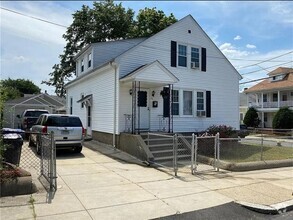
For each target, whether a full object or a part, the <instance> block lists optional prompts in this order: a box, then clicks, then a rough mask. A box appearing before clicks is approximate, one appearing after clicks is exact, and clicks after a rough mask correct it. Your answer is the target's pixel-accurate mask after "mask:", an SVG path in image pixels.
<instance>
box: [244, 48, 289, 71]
mask: <svg viewBox="0 0 293 220" xmlns="http://www.w3.org/2000/svg"><path fill="white" fill-rule="evenodd" d="M292 52H293V51H292V50H291V51H289V52H287V53H284V54H281V55H279V56H276V57H272V58H270V59H267V60H263V61H261V62H259V63H255V64H251V65H247V66H243V67H240V68H239V69H244V68H247V67H251V66H256V65H258V64H261V63H265V62H268V61H270V60H274V59H276V58H279V57H282V56H285V55H288V54H290V53H292ZM291 62H292V61H291Z"/></svg>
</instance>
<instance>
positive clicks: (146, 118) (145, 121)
mask: <svg viewBox="0 0 293 220" xmlns="http://www.w3.org/2000/svg"><path fill="white" fill-rule="evenodd" d="M137 99H138V102H137V120H136V128H137V129H138V130H139V131H146V130H149V128H150V106H149V103H150V102H149V90H148V89H140V91H137Z"/></svg>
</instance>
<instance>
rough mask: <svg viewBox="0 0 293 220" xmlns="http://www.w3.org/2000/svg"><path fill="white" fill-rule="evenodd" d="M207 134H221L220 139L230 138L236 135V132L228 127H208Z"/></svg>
mask: <svg viewBox="0 0 293 220" xmlns="http://www.w3.org/2000/svg"><path fill="white" fill-rule="evenodd" d="M207 132H208V133H209V134H212V135H216V134H217V133H219V134H220V138H229V137H233V136H235V134H236V130H234V128H232V127H231V126H228V125H212V126H210V127H208V129H207Z"/></svg>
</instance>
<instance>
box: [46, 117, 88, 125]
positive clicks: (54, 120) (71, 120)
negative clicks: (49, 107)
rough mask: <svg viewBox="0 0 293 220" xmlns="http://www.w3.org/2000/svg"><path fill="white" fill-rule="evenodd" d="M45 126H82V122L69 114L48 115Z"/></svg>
mask: <svg viewBox="0 0 293 220" xmlns="http://www.w3.org/2000/svg"><path fill="white" fill-rule="evenodd" d="M45 125H46V126H56V127H82V123H81V121H80V119H79V118H78V117H71V116H61V117H60V116H50V117H48V119H47V121H46V123H45Z"/></svg>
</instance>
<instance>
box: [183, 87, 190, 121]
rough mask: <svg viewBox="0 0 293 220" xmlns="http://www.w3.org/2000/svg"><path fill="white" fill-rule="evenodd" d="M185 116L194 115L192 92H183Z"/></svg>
mask: <svg viewBox="0 0 293 220" xmlns="http://www.w3.org/2000/svg"><path fill="white" fill-rule="evenodd" d="M183 115H192V91H183Z"/></svg>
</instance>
